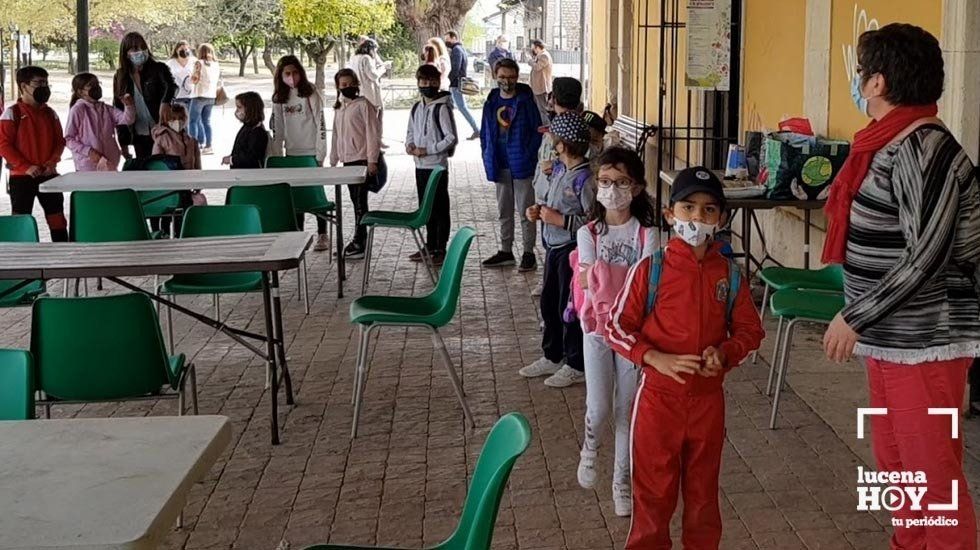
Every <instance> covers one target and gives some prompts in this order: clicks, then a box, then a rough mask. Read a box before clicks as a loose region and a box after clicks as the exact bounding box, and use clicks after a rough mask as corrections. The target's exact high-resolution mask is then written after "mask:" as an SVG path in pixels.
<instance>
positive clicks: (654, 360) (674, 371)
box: [643, 349, 701, 384]
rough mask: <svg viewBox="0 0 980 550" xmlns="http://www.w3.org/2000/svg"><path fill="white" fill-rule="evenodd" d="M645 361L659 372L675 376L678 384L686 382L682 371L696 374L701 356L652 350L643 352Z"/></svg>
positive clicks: (671, 376)
mask: <svg viewBox="0 0 980 550" xmlns="http://www.w3.org/2000/svg"><path fill="white" fill-rule="evenodd" d="M643 363H645V364H647V365H650V366H651V367H653V368H654V369H655V370H656V371H657V372H659V373H660V374H663V375H664V376H668V377H670V378H673V379H674V380H675V381H676V382H677V383H678V384H686V383H687V382H684V379H683V378H681V377H680V374H681V373H684V374H694V373H696V372H698V371H699V370H700V367H701V358H700V357H698V356H697V355H673V354H670V353H660V352H659V351H657V350H653V349H652V350H650V351H648V352H646V353H644V354H643Z"/></svg>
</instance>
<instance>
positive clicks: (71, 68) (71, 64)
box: [65, 40, 75, 74]
mask: <svg viewBox="0 0 980 550" xmlns="http://www.w3.org/2000/svg"><path fill="white" fill-rule="evenodd" d="M71 44H72V42H71V40H69V41H67V42H66V43H65V47H66V48H67V49H68V74H75V52H73V51H72V49H71Z"/></svg>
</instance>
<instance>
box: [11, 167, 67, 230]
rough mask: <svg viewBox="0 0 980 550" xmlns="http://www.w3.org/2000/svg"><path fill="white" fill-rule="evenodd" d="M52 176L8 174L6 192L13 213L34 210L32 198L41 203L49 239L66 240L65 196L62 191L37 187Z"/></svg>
mask: <svg viewBox="0 0 980 550" xmlns="http://www.w3.org/2000/svg"><path fill="white" fill-rule="evenodd" d="M53 177H54V176H42V177H40V178H32V177H30V176H10V179H9V180H8V181H7V193H8V194H9V195H10V210H11V213H13V214H27V215H28V216H30V215H31V213H32V212H33V210H34V198H35V197H37V202H39V203H41V208H42V209H43V210H44V219H45V221H47V222H48V229H49V230H50V231H51V240H52V241H54V242H65V241H67V240H68V220H67V219H66V218H65V196H64V195H63V194H62V193H42V192H40V191H38V187H39V186H40V185H41V184H42V183H44V182H46V181H48V180H49V179H51V178H53Z"/></svg>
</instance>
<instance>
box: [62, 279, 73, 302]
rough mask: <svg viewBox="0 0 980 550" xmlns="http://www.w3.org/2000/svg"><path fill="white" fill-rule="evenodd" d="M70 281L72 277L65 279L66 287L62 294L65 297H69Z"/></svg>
mask: <svg viewBox="0 0 980 550" xmlns="http://www.w3.org/2000/svg"><path fill="white" fill-rule="evenodd" d="M69 281H71V279H65V289H64V291H63V294H62V297H64V298H67V297H68V285H69Z"/></svg>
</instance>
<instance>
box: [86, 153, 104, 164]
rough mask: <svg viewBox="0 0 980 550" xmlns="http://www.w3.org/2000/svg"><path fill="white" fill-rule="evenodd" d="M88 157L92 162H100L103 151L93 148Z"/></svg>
mask: <svg viewBox="0 0 980 550" xmlns="http://www.w3.org/2000/svg"><path fill="white" fill-rule="evenodd" d="M88 159H89V160H90V161H92V164H98V163H99V161H100V160H102V153H100V152H98V151H96V150H95V149H92V150H90V151H89V152H88Z"/></svg>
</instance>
